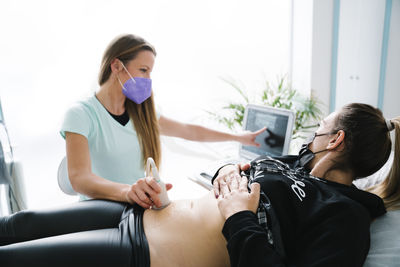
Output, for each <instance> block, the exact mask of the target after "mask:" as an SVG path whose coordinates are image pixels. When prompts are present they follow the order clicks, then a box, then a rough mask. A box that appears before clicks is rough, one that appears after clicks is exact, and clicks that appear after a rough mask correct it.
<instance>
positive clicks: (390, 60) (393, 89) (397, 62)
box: [383, 0, 400, 118]
mask: <svg viewBox="0 0 400 267" xmlns="http://www.w3.org/2000/svg"><path fill="white" fill-rule="evenodd" d="M383 113H384V115H385V116H386V117H387V118H393V117H395V116H400V0H393V2H392V14H391V21H390V32H389V44H388V55H387V67H386V79H385V91H384V101H383Z"/></svg>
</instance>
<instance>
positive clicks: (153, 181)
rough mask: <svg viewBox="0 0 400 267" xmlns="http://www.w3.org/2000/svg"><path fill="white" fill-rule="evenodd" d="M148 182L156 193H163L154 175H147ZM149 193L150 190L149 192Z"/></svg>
mask: <svg viewBox="0 0 400 267" xmlns="http://www.w3.org/2000/svg"><path fill="white" fill-rule="evenodd" d="M145 181H146V184H147V185H149V186H150V187H151V188H152V190H154V191H156V193H157V194H158V193H161V186H160V184H159V183H157V181H156V179H155V178H154V177H150V176H148V177H146V180H145ZM148 193H149V192H148Z"/></svg>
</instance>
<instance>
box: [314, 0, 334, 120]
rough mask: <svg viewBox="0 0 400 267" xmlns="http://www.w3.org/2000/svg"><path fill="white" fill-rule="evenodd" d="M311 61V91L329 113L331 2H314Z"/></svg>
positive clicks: (329, 0)
mask: <svg viewBox="0 0 400 267" xmlns="http://www.w3.org/2000/svg"><path fill="white" fill-rule="evenodd" d="M312 27H313V31H312V59H311V89H312V91H313V93H314V94H315V95H316V96H317V97H318V99H319V100H320V101H321V103H322V111H323V112H324V114H328V113H329V104H330V82H331V80H330V78H331V66H332V27H333V0H326V1H314V5H313V25H312Z"/></svg>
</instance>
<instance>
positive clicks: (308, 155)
mask: <svg viewBox="0 0 400 267" xmlns="http://www.w3.org/2000/svg"><path fill="white" fill-rule="evenodd" d="M330 134H335V133H332V132H331V133H323V134H317V133H316V132H315V133H313V134H312V135H311V136H310V137H309V138H308V139H307V141H306V142H305V143H304V144H302V145H301V148H300V151H299V164H300V166H302V167H304V168H306V165H307V164H308V163H310V162H311V160H312V159H313V158H315V155H316V154H318V153H321V152H324V151H327V150H328V149H323V150H321V151H317V152H312V151H311V149H309V148H308V146H309V145H310V144H311V143H312V142H313V141H314V139H315V137H318V136H323V135H330Z"/></svg>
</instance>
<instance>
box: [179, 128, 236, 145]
mask: <svg viewBox="0 0 400 267" xmlns="http://www.w3.org/2000/svg"><path fill="white" fill-rule="evenodd" d="M185 127H186V129H185V131H184V136H183V138H185V139H187V140H191V141H201V142H219V141H238V136H237V135H236V134H230V133H226V132H222V131H217V130H213V129H210V128H206V127H203V126H200V125H195V124H187V125H186V126H185Z"/></svg>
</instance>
